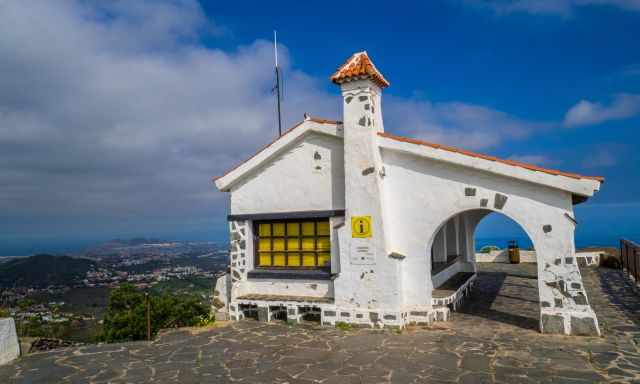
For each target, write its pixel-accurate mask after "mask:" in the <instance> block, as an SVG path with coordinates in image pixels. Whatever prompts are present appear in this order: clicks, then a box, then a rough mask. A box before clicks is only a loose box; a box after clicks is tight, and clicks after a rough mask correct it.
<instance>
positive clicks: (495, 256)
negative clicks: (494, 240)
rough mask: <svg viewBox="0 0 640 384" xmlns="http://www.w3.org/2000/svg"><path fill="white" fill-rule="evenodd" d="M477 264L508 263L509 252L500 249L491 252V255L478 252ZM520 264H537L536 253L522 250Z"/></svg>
mask: <svg viewBox="0 0 640 384" xmlns="http://www.w3.org/2000/svg"><path fill="white" fill-rule="evenodd" d="M476 262H477V263H508V262H509V252H508V251H507V250H506V249H500V250H497V251H491V252H489V253H480V252H476ZM520 262H521V263H535V262H536V252H535V251H525V250H523V249H521V250H520Z"/></svg>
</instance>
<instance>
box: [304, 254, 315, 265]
mask: <svg viewBox="0 0 640 384" xmlns="http://www.w3.org/2000/svg"><path fill="white" fill-rule="evenodd" d="M302 265H304V266H305V267H315V266H316V255H315V254H313V253H303V254H302Z"/></svg>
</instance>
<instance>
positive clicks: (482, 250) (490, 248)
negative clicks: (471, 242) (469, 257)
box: [479, 245, 500, 253]
mask: <svg viewBox="0 0 640 384" xmlns="http://www.w3.org/2000/svg"><path fill="white" fill-rule="evenodd" d="M499 250H500V248H498V247H496V246H495V245H485V246H484V247H482V248H480V251H479V252H480V253H491V251H499Z"/></svg>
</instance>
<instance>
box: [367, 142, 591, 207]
mask: <svg viewBox="0 0 640 384" xmlns="http://www.w3.org/2000/svg"><path fill="white" fill-rule="evenodd" d="M378 135H379V145H380V147H382V148H386V149H390V150H396V151H400V152H405V153H409V154H412V155H415V156H419V157H424V158H429V159H432V160H436V161H443V162H447V163H452V164H456V165H460V166H464V167H469V168H473V169H477V170H480V171H484V172H489V173H493V174H497V175H501V176H505V177H510V178H514V179H518V180H522V181H527V182H531V183H534V184H539V185H544V186H547V187H550V188H554V189H559V190H564V191H566V192H570V193H571V194H572V195H580V196H585V197H590V196H593V195H594V193H595V192H596V191H598V190H599V189H600V184H601V183H602V181H603V179H602V178H599V177H589V176H587V177H579V176H580V175H575V174H568V173H566V174H565V173H562V172H559V171H557V172H554V173H545V172H542V171H540V170H542V169H543V168H539V167H535V166H531V167H529V168H525V167H523V165H528V164H524V163H516V162H509V161H503V160H500V159H498V158H495V157H492V156H486V155H480V154H475V153H473V152H470V151H465V150H458V149H456V148H451V147H447V146H442V145H437V144H430V143H426V142H425V143H423V144H425V145H422V144H420V143H422V142H420V141H419V140H413V139H406V138H401V137H397V136H393V135H389V134H378ZM426 144H429V145H426ZM515 164H518V165H515ZM535 168H537V169H538V170H536V169H535ZM546 171H551V170H546Z"/></svg>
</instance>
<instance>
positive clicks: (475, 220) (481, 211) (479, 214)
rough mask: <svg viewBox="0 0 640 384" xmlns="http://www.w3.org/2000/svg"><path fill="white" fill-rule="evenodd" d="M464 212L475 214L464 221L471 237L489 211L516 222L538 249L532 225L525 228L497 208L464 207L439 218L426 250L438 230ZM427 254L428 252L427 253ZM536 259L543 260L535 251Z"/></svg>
mask: <svg viewBox="0 0 640 384" xmlns="http://www.w3.org/2000/svg"><path fill="white" fill-rule="evenodd" d="M466 213H472V214H476V215H475V216H466V218H468V219H471V220H472V222H470V223H468V222H466V223H465V225H469V226H471V227H472V228H470V231H469V232H470V235H471V238H473V237H474V235H475V230H476V228H477V226H478V224H479V223H480V222H481V221H482V220H483V219H484V218H485V217H486V216H488V215H489V214H491V213H497V214H500V215H504V216H506V217H507V218H509V219H510V220H511V221H513V222H514V223H515V224H517V225H518V226H519V227H520V228H521V229H522V230H523V231H524V232H525V233H526V235H527V237H529V240H531V243H532V244H533V248H534V249H536V250H537V249H538V246H537V244H536V240H535V238H534V237H533V236H532V233H533V231H534V230H535V228H533V226H530V228H527V227H526V226H525V225H523V224H522V223H521V222H520V221H519V220H518V219H517V218H515V217H513V216H511V215H510V214H509V213H508V212H504V211H502V210H498V209H492V208H489V207H487V208H477V207H476V208H466V209H462V210H458V211H455V212H454V213H450V214H449V215H448V216H445V218H444V219H442V220H441V223H440V225H438V227H437V228H436V229H435V231H434V232H433V233H431V235H430V237H429V240H428V241H427V243H426V251H427V252H429V251H430V250H431V249H432V247H433V243H434V240H435V238H436V236H437V234H438V233H439V232H440V230H441V229H442V228H443V227H444V226H445V225H446V224H447V223H449V222H450V221H451V219H454V218H455V217H458V216H462V215H464V214H466ZM427 254H428V255H429V253H427ZM536 260H537V262H538V264H542V263H544V260H542V261H541V260H540V256H539V255H538V253H536Z"/></svg>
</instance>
